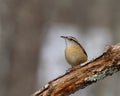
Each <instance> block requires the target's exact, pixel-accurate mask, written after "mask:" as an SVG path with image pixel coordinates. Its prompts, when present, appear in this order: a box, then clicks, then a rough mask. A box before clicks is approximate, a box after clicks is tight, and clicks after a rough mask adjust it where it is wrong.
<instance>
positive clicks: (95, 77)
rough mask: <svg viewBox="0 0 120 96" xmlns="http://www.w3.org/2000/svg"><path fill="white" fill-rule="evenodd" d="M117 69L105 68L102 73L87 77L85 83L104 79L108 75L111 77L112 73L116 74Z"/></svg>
mask: <svg viewBox="0 0 120 96" xmlns="http://www.w3.org/2000/svg"><path fill="white" fill-rule="evenodd" d="M118 71H119V69H118V68H117V67H112V68H106V69H105V70H103V71H100V72H97V73H93V74H92V75H90V76H89V77H87V78H85V80H86V81H98V80H102V79H104V78H105V77H106V76H108V75H112V74H113V73H116V72H118Z"/></svg>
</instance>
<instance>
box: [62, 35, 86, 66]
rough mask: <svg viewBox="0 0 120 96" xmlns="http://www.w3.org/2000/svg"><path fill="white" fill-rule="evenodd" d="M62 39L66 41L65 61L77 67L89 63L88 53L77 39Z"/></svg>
mask: <svg viewBox="0 0 120 96" xmlns="http://www.w3.org/2000/svg"><path fill="white" fill-rule="evenodd" d="M61 38H64V39H65V43H66V48H65V59H66V61H67V62H68V64H70V65H71V66H72V67H75V66H77V65H80V64H82V63H84V62H86V61H87V59H88V56H87V53H86V51H85V49H84V48H83V47H82V45H81V44H80V43H79V42H78V40H77V39H76V38H75V37H72V36H61Z"/></svg>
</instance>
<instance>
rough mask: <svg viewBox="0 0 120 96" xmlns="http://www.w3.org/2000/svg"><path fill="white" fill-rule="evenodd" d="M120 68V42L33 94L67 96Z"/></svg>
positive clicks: (37, 95)
mask: <svg viewBox="0 0 120 96" xmlns="http://www.w3.org/2000/svg"><path fill="white" fill-rule="evenodd" d="M119 70H120V43H119V44H116V45H114V46H108V48H107V49H106V51H105V52H104V53H103V54H102V55H100V56H99V57H97V58H96V59H94V60H91V61H89V62H86V63H85V65H83V66H79V67H78V68H76V69H72V70H71V71H70V72H66V73H65V74H64V75H62V76H60V77H58V78H56V79H54V80H52V81H50V82H49V83H48V84H47V85H45V86H44V87H43V88H42V89H41V90H39V91H37V92H36V93H34V94H33V96H66V95H69V94H71V93H74V92H75V91H77V90H78V89H83V88H85V87H87V86H88V85H90V84H92V83H94V82H96V81H98V80H102V79H104V78H105V77H107V76H110V75H112V74H113V73H116V72H118V71H119Z"/></svg>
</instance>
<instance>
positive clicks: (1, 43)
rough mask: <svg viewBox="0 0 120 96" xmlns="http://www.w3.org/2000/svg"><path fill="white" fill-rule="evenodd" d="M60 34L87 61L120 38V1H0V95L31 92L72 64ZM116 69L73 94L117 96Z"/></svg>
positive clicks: (22, 95)
mask: <svg viewBox="0 0 120 96" xmlns="http://www.w3.org/2000/svg"><path fill="white" fill-rule="evenodd" d="M61 35H63V36H64V35H65V36H74V37H76V38H77V39H78V40H79V42H80V43H81V44H82V45H83V46H84V48H85V50H86V52H87V53H88V56H89V60H90V59H93V58H95V57H97V56H99V55H100V54H101V53H102V52H103V51H104V49H105V46H107V45H111V44H116V43H119V42H120V1H119V0H0V96H30V95H31V94H33V93H34V92H35V91H37V90H38V89H40V88H41V87H42V86H44V85H45V84H46V83H47V82H49V81H50V80H52V79H55V78H56V77H58V76H60V75H62V74H64V73H65V72H66V70H67V69H68V68H70V66H69V65H68V64H67V63H66V61H65V57H64V49H65V41H64V40H63V39H61V38H60V36H61ZM119 78H120V72H118V73H117V74H114V75H113V76H112V77H107V78H105V79H104V80H102V81H99V82H97V83H95V84H92V85H90V86H88V87H87V88H85V89H82V90H80V91H77V92H76V93H74V94H72V95H71V96H120V80H119Z"/></svg>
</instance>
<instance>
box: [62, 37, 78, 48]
mask: <svg viewBox="0 0 120 96" xmlns="http://www.w3.org/2000/svg"><path fill="white" fill-rule="evenodd" d="M61 38H64V39H65V42H66V45H67V46H68V45H72V44H79V42H78V40H77V39H76V38H75V37H72V36H61Z"/></svg>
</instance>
